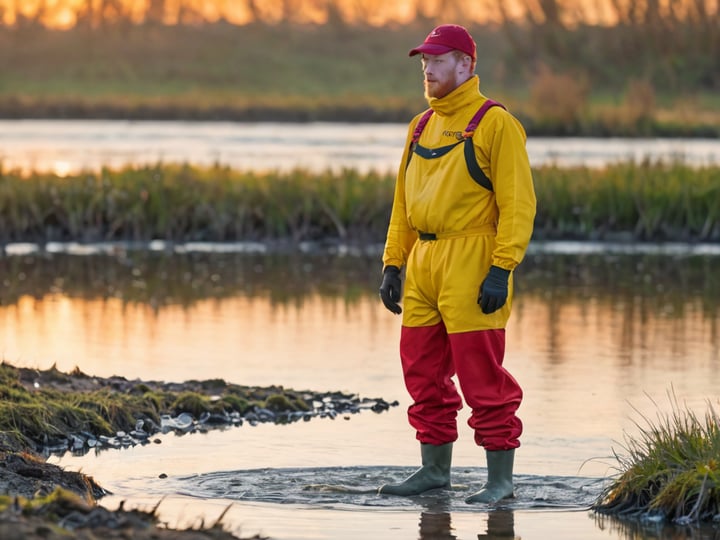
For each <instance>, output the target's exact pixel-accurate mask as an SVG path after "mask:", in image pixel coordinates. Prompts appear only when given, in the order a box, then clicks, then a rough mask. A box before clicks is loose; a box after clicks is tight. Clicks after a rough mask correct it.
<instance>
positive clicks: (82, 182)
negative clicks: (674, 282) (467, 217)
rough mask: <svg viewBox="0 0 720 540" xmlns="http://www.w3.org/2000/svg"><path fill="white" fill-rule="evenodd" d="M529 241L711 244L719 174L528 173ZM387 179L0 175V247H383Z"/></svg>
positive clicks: (674, 170) (719, 222) (167, 168)
mask: <svg viewBox="0 0 720 540" xmlns="http://www.w3.org/2000/svg"><path fill="white" fill-rule="evenodd" d="M533 174H534V180H535V189H536V193H537V199H538V210H537V217H536V220H535V238H536V239H567V238H572V239H580V240H617V239H625V240H628V239H629V240H640V241H662V240H679V241H689V242H693V241H717V240H720V166H706V167H699V168H695V167H691V166H689V165H687V164H684V163H682V162H672V163H653V162H649V161H645V162H642V163H631V162H628V163H620V164H615V165H611V166H608V167H606V168H604V169H591V168H587V167H570V168H561V167H558V166H544V167H539V168H536V169H535V170H534V171H533ZM393 191H394V178H393V176H392V175H390V174H379V173H376V172H369V173H360V172H358V171H357V170H351V169H345V170H341V171H330V170H327V171H324V172H319V173H312V172H309V171H307V170H300V169H298V170H293V171H289V172H280V171H269V172H264V173H259V172H247V171H240V170H234V169H231V168H228V167H223V166H220V165H216V166H212V167H195V166H190V165H172V164H167V165H165V164H155V165H151V166H144V167H126V168H123V169H119V170H111V169H102V170H101V171H98V172H83V173H79V174H75V175H72V176H69V177H64V178H61V177H57V176H54V175H51V174H40V173H35V174H31V175H30V176H29V177H25V176H22V175H20V174H19V173H17V172H13V171H2V170H1V169H0V243H8V242H18V241H33V242H41V243H42V242H48V241H59V240H62V241H68V240H73V241H141V242H142V241H149V240H153V239H163V240H168V241H178V242H180V241H220V242H232V241H274V240H283V241H287V240H289V241H292V242H296V243H297V242H304V241H323V240H328V239H335V240H339V241H344V242H382V241H383V240H384V238H385V231H386V228H387V223H388V219H389V215H390V209H391V206H392V199H393Z"/></svg>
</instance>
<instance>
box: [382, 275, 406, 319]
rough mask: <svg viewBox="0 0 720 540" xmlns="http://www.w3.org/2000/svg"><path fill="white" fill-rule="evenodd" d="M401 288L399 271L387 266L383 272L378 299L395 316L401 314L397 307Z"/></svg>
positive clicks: (400, 309)
mask: <svg viewBox="0 0 720 540" xmlns="http://www.w3.org/2000/svg"><path fill="white" fill-rule="evenodd" d="M401 287H402V285H401V283H400V269H399V268H398V267H397V266H387V267H386V268H385V270H384V271H383V280H382V284H381V285H380V298H382V302H383V304H385V307H386V308H387V309H388V310H389V311H392V312H393V313H395V315H399V314H400V313H402V308H401V307H400V306H399V305H398V302H399V301H400V292H401Z"/></svg>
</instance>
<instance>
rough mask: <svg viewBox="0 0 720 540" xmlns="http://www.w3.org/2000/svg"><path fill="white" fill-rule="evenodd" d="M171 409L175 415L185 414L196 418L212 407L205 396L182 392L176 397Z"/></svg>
mask: <svg viewBox="0 0 720 540" xmlns="http://www.w3.org/2000/svg"><path fill="white" fill-rule="evenodd" d="M171 408H172V409H173V411H174V412H175V414H180V413H183V412H187V413H190V414H192V415H193V416H194V417H195V418H197V417H199V416H200V415H201V414H202V413H204V412H209V411H210V410H211V408H212V407H211V404H210V399H209V398H208V397H207V396H203V395H202V394H198V393H197V392H182V393H180V395H178V397H177V399H176V400H175V402H174V403H173V404H172V406H171Z"/></svg>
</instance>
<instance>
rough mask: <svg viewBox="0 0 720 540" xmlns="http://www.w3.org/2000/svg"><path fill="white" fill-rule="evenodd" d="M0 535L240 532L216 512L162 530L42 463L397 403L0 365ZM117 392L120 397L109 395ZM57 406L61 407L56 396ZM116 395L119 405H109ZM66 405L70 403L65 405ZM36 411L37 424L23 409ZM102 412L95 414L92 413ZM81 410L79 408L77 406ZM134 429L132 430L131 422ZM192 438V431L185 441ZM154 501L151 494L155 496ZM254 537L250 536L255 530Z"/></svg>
mask: <svg viewBox="0 0 720 540" xmlns="http://www.w3.org/2000/svg"><path fill="white" fill-rule="evenodd" d="M0 394H1V395H2V398H3V399H2V407H3V409H4V410H3V414H2V418H4V420H0V538H3V539H13V538H18V539H21V538H22V539H30V540H36V539H38V540H39V539H40V538H43V539H55V538H67V537H68V535H70V534H71V535H73V536H74V537H75V538H87V539H93V538H100V537H103V538H111V539H112V538H127V537H128V535H131V537H132V538H139V539H141V540H143V539H150V538H154V539H179V540H184V539H202V540H210V539H221V540H226V539H227V540H230V539H235V538H238V537H236V536H235V535H233V534H232V533H230V532H229V531H227V530H225V528H224V525H223V523H222V518H220V519H219V520H218V521H217V522H216V523H214V524H210V525H209V526H206V527H205V528H202V529H187V530H177V529H169V528H167V527H166V526H165V524H163V523H161V522H160V521H159V520H158V518H157V516H156V515H155V514H154V512H153V511H150V512H145V511H139V510H136V509H125V508H123V507H122V505H121V507H120V508H119V509H118V510H116V511H109V510H107V509H105V508H103V507H102V506H100V505H99V501H101V500H102V498H103V496H105V495H107V494H108V492H107V491H106V490H105V489H104V488H103V487H102V486H101V485H100V484H98V483H97V482H96V481H95V480H94V479H93V478H92V477H89V476H87V475H84V474H82V473H78V472H70V471H65V470H64V469H62V468H61V467H58V466H56V465H53V464H50V463H48V462H47V461H46V458H47V457H48V456H49V455H51V454H62V453H64V452H67V451H72V452H79V453H84V452H88V451H90V450H93V451H110V452H118V451H122V448H126V447H129V446H135V445H138V444H154V443H155V444H157V443H159V440H158V439H156V438H155V439H154V437H153V436H154V435H156V434H158V433H168V432H170V431H174V432H180V433H193V432H204V431H207V430H210V429H216V428H226V427H228V426H237V427H241V426H242V425H243V424H245V423H247V424H250V425H254V424H257V423H265V422H272V423H289V422H299V421H311V420H313V419H315V418H335V417H337V416H338V415H340V416H342V417H346V418H347V416H348V415H351V414H356V413H359V412H362V411H373V412H376V413H381V412H383V411H385V410H387V409H388V408H389V407H391V406H394V405H396V404H395V403H388V402H386V401H385V400H383V399H382V398H374V399H368V398H363V399H361V398H359V397H358V396H354V395H348V394H344V393H340V392H325V393H322V392H312V391H295V390H288V389H285V388H282V387H265V388H260V387H246V386H241V385H236V384H231V383H227V382H225V381H222V380H205V381H198V380H193V381H185V382H183V383H167V382H163V381H142V380H128V379H126V378H124V377H118V376H114V377H108V378H100V377H95V376H90V375H87V374H85V373H82V372H80V371H79V370H77V369H76V370H75V371H73V372H71V373H62V372H60V371H58V370H57V369H55V368H54V367H53V368H50V369H48V370H44V371H41V370H34V369H27V368H16V367H13V366H11V365H9V364H6V363H2V364H0ZM117 398H122V399H121V401H117ZM60 403H61V404H63V405H61V404H60ZM118 403H122V404H124V405H122V406H120V408H121V409H124V410H117V409H118ZM64 404H69V405H67V406H65V405H64ZM33 409H40V410H42V413H43V414H42V419H43V422H44V423H42V424H38V423H37V422H33V418H32V414H31V411H32V410H33ZM95 410H97V411H101V413H100V416H101V417H102V418H101V420H104V421H105V422H100V421H99V420H96V419H95V416H93V414H92V413H93V411H95ZM83 411H85V413H83ZM129 427H132V428H133V429H129ZM187 440H188V443H189V444H192V439H187ZM158 502H159V501H158ZM252 538H255V539H258V538H260V537H259V536H254V537H252Z"/></svg>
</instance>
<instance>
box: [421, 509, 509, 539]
mask: <svg viewBox="0 0 720 540" xmlns="http://www.w3.org/2000/svg"><path fill="white" fill-rule="evenodd" d="M481 515H482V517H483V518H484V521H485V523H484V530H482V532H479V533H478V534H477V539H478V540H517V537H516V536H515V516H514V514H513V512H512V511H511V510H506V509H497V510H490V511H489V512H487V513H482V514H481ZM456 538H457V536H456V535H455V528H454V527H453V523H452V514H451V513H450V512H449V510H448V509H445V508H442V506H432V507H428V508H427V509H426V510H424V511H423V512H421V513H420V526H419V536H418V540H455V539H456Z"/></svg>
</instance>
